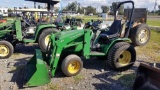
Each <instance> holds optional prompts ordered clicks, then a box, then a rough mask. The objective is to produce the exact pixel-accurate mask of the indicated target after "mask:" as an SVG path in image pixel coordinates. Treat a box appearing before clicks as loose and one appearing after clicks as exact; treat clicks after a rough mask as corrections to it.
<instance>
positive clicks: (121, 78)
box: [0, 45, 146, 90]
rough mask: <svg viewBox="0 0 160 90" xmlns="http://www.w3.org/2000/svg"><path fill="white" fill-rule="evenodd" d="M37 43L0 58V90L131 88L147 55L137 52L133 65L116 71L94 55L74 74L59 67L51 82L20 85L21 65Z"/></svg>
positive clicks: (18, 47)
mask: <svg viewBox="0 0 160 90" xmlns="http://www.w3.org/2000/svg"><path fill="white" fill-rule="evenodd" d="M35 48H38V46H37V45H33V46H32V45H27V46H23V45H18V46H17V47H16V51H15V54H14V55H12V57H10V58H9V59H3V60H0V83H1V84H0V90H18V89H23V90H38V89H39V90H131V89H132V85H133V81H134V78H135V71H136V69H137V66H138V65H139V62H143V60H146V56H141V55H139V56H138V57H137V62H136V63H135V65H134V66H133V67H132V68H131V69H129V70H127V71H124V72H115V71H112V70H110V69H109V67H107V65H106V63H105V61H98V60H96V58H92V59H91V60H84V68H83V69H82V71H81V73H80V74H79V75H77V76H74V77H65V76H64V75H63V74H62V72H61V70H60V68H59V69H58V71H57V72H56V76H55V77H54V78H52V81H51V83H49V84H47V85H44V86H39V87H32V88H22V87H21V85H22V81H23V80H22V77H23V73H24V70H23V67H24V66H25V65H26V63H27V61H28V60H29V59H30V58H31V57H32V56H33V54H34V49H35Z"/></svg>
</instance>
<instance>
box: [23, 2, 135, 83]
mask: <svg viewBox="0 0 160 90" xmlns="http://www.w3.org/2000/svg"><path fill="white" fill-rule="evenodd" d="M125 3H131V4H132V12H131V16H130V19H129V21H128V28H127V29H125V32H126V33H125V34H124V37H120V35H121V34H122V30H121V29H123V28H121V27H122V24H121V21H122V20H117V18H116V16H117V14H116V15H115V20H114V22H113V24H112V25H111V26H110V28H109V30H108V31H106V32H104V33H101V34H99V35H98V36H96V38H93V34H92V33H93V32H92V30H91V29H83V30H71V31H62V32H59V33H56V34H51V36H50V43H49V44H48V49H47V50H48V51H47V53H42V52H41V50H36V53H35V55H34V56H33V57H32V58H31V59H30V61H29V62H28V63H27V66H26V69H25V70H26V71H25V85H27V86H39V85H44V84H46V83H49V82H50V78H51V77H53V76H55V72H56V70H57V67H58V66H59V65H60V66H61V69H62V72H63V73H64V74H65V75H66V76H74V75H77V74H79V73H80V71H81V70H82V68H83V61H82V60H81V58H80V57H81V56H83V57H85V58H86V59H90V58H91V57H94V56H95V57H100V58H103V59H105V60H107V63H108V65H109V66H110V67H111V68H112V69H114V70H118V71H123V70H127V69H129V68H130V67H131V66H132V65H133V64H134V63H135V61H136V51H135V48H134V47H135V46H134V45H133V44H132V42H131V40H130V39H129V38H128V37H129V33H130V29H131V25H132V23H131V21H132V15H133V11H134V2H133V1H125V2H121V3H120V4H119V5H118V7H117V10H116V11H118V9H119V8H120V6H121V5H123V4H125ZM92 39H94V40H92Z"/></svg>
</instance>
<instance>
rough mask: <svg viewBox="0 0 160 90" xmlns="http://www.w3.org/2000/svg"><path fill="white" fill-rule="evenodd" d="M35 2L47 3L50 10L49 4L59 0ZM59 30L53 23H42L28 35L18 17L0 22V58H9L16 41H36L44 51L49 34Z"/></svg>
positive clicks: (37, 0) (38, 0) (39, 0)
mask: <svg viewBox="0 0 160 90" xmlns="http://www.w3.org/2000/svg"><path fill="white" fill-rule="evenodd" d="M29 1H35V0H29ZM35 2H42V3H48V10H50V8H51V7H50V6H51V5H52V6H53V5H54V4H56V3H58V2H59V0H47V1H46V0H36V1H35ZM29 29H30V28H29ZM59 31H60V30H58V29H56V25H54V24H49V23H47V24H43V23H42V24H39V25H37V26H36V30H35V33H34V35H32V36H30V35H28V34H27V30H26V29H24V28H23V23H22V22H21V19H20V18H16V19H15V20H12V21H7V22H5V23H2V24H0V59H5V58H9V57H10V56H11V55H12V54H13V52H14V47H15V46H16V44H17V43H38V44H39V46H40V48H41V50H42V51H43V52H45V51H46V49H47V45H48V42H49V38H50V34H51V33H57V32H59Z"/></svg>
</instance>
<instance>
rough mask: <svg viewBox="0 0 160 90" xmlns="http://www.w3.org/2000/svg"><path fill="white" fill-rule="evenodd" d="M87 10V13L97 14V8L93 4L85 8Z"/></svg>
mask: <svg viewBox="0 0 160 90" xmlns="http://www.w3.org/2000/svg"><path fill="white" fill-rule="evenodd" d="M85 10H86V13H85V14H86V15H88V14H90V13H93V14H96V8H94V7H92V6H88V7H86V8H85Z"/></svg>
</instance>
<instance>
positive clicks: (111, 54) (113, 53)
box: [107, 42, 136, 71]
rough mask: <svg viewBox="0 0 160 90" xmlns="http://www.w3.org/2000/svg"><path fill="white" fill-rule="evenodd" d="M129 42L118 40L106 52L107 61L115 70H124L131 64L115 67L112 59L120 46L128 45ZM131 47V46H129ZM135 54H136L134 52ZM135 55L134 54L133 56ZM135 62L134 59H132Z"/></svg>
mask: <svg viewBox="0 0 160 90" xmlns="http://www.w3.org/2000/svg"><path fill="white" fill-rule="evenodd" d="M130 45H131V44H129V43H126V42H118V43H116V44H115V45H114V46H113V47H111V49H110V51H109V53H108V57H107V58H108V59H107V63H108V65H109V66H110V67H111V68H112V69H114V70H116V71H125V70H127V69H129V68H130V67H131V66H132V65H133V64H131V65H129V66H126V67H123V68H116V66H115V64H114V59H115V53H116V52H117V51H118V50H119V49H120V48H122V47H125V46H127V47H129V46H130ZM131 47H133V46H131ZM133 48H134V47H133ZM135 55H136V54H135ZM135 57H136V56H135ZM134 62H135V61H134Z"/></svg>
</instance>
